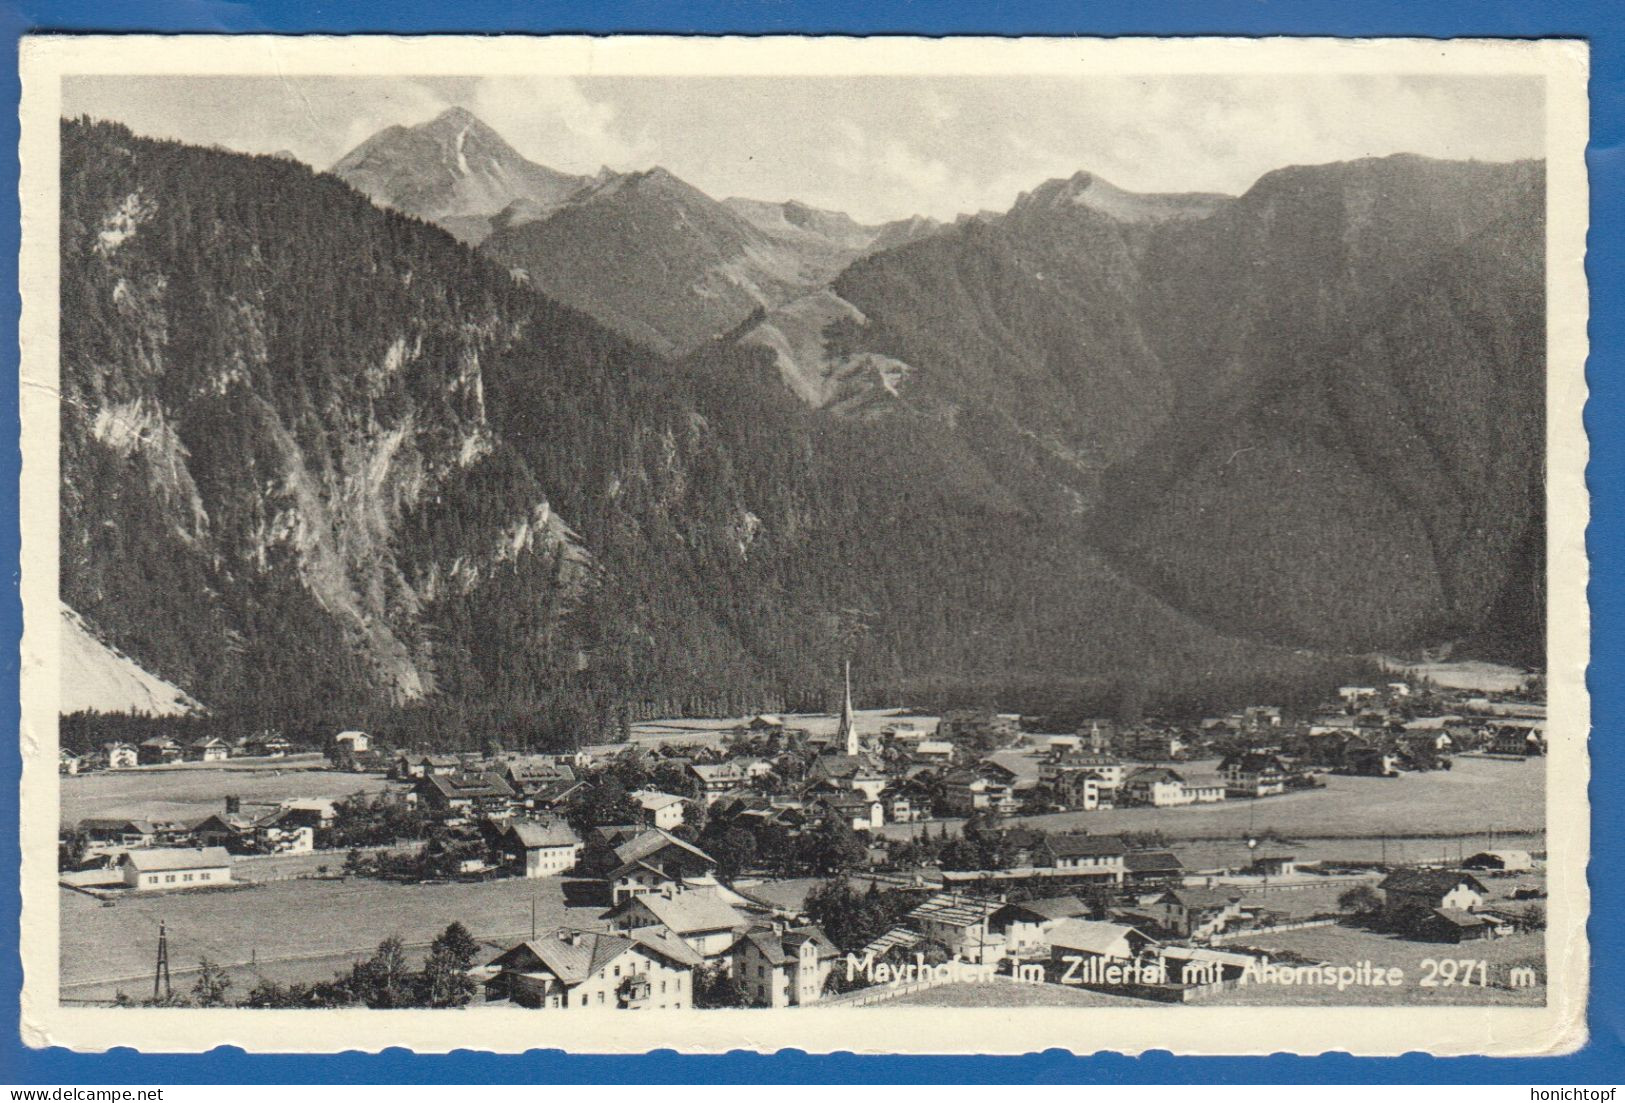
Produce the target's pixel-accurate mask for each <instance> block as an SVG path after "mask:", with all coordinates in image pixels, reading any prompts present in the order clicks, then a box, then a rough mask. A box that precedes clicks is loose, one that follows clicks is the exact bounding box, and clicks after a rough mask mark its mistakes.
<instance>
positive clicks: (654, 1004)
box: [482, 928, 703, 1011]
mask: <svg viewBox="0 0 1625 1103" xmlns="http://www.w3.org/2000/svg"><path fill="white" fill-rule="evenodd" d="M701 964H703V962H702V960H701V958H700V956H699V955H698V954H696V953H695V952H694V951H693V950H692V949H690V948H689V947H688V946H686V945H684V944H683V943H682V942H681V941H679V940H677V939H675V938H672V937H671V936H669V935H667V934H665V933H664V932H656V931H634V932H632V933H631V934H630V935H615V934H606V933H604V932H602V931H578V930H572V929H569V928H560V929H559V930H557V931H555V932H553V933H552V934H550V935H543V936H542V937H540V938H533V939H530V940H528V941H525V942H521V943H519V944H518V945H517V946H514V947H512V948H511V949H508V950H506V951H504V952H503V953H501V954H499V955H497V957H496V958H495V959H494V960H492V961H491V962H490V964H488V965H487V966H485V968H484V970H482V971H483V972H484V973H485V975H486V977H487V979H486V981H485V998H486V999H487V1000H504V999H505V1000H511V1001H512V1002H513V1003H516V1004H519V1005H520V1006H522V1007H533V1008H542V1009H554V1010H565V1009H569V1010H572V1011H573V1010H577V1009H587V1008H591V1009H594V1010H597V1009H603V1008H618V1009H621V1010H638V1009H648V1010H674V1011H681V1010H683V1009H684V1008H689V1007H693V1006H694V969H695V967H696V966H698V965H701Z"/></svg>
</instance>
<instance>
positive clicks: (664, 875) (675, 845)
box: [605, 828, 717, 904]
mask: <svg viewBox="0 0 1625 1103" xmlns="http://www.w3.org/2000/svg"><path fill="white" fill-rule="evenodd" d="M615 858H616V860H618V861H619V862H620V864H619V865H618V866H616V867H615V868H614V869H612V870H611V871H610V872H609V875H608V876H607V877H606V878H605V880H606V881H607V882H608V883H609V887H610V902H611V903H612V904H619V903H621V902H622V901H623V900H625V899H627V898H628V897H632V896H638V895H640V894H642V893H646V892H658V891H661V890H662V889H669V890H671V891H677V890H678V889H679V888H680V886H681V884H682V882H683V880H684V879H685V878H690V877H703V876H705V875H706V874H709V873H710V872H711V871H712V870H713V869H715V868H716V864H717V861H716V859H715V858H713V857H711V855H709V854H707V853H706V852H705V851H703V850H701V849H700V848H699V847H697V846H694V845H693V844H692V843H687V842H684V841H683V840H682V839H679V838H678V837H677V836H675V835H672V834H669V833H667V832H665V831H662V830H660V829H659V828H650V829H649V830H647V831H642V832H640V833H638V834H637V835H634V836H632V837H631V838H629V839H627V840H625V841H623V842H620V843H619V844H617V845H616V846H615Z"/></svg>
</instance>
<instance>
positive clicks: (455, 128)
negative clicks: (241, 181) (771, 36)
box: [333, 108, 937, 355]
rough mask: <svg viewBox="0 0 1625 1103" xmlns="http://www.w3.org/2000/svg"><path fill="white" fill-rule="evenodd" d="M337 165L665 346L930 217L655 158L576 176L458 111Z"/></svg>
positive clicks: (782, 297)
mask: <svg viewBox="0 0 1625 1103" xmlns="http://www.w3.org/2000/svg"><path fill="white" fill-rule="evenodd" d="M333 173H334V175H336V176H338V177H339V178H340V179H342V180H344V181H345V182H346V183H348V184H350V185H351V186H352V187H354V188H355V189H356V190H357V191H360V192H362V193H364V194H366V195H369V196H372V197H373V198H374V199H375V200H377V201H378V202H380V203H382V204H384V205H386V206H388V207H391V208H393V209H395V210H398V211H401V212H403V213H406V214H411V215H415V216H417V217H419V218H422V219H424V220H425V221H428V222H433V223H435V224H436V225H438V226H441V227H442V228H444V229H446V230H448V231H450V232H451V233H452V234H453V235H455V236H456V237H458V238H459V239H461V240H463V241H466V242H469V243H470V244H474V245H479V246H480V248H481V250H482V251H483V252H484V253H486V255H488V256H490V257H492V258H493V259H495V260H496V261H498V262H499V263H501V264H503V265H505V266H507V267H508V268H510V269H512V270H514V271H519V272H523V273H525V276H526V278H527V279H529V280H530V282H531V284H532V286H534V287H535V288H537V289H538V290H540V291H542V292H543V293H545V294H546V295H548V296H549V297H550V298H553V299H556V300H558V301H559V302H562V303H566V304H568V305H570V306H574V307H576V308H577V309H579V310H582V311H584V312H586V313H588V314H591V315H592V316H593V317H595V318H597V319H598V320H599V321H601V322H603V323H604V324H605V325H607V326H609V327H610V328H612V329H615V330H617V331H619V332H621V333H623V334H625V335H627V336H629V337H632V338H633V339H635V340H637V341H639V342H641V343H643V344H645V345H648V346H649V347H650V348H653V349H655V350H657V351H659V352H661V353H663V354H666V355H672V354H681V353H686V352H690V351H692V350H694V349H695V348H696V347H698V346H700V345H702V344H704V343H705V342H708V341H710V340H712V339H714V338H717V337H720V336H722V335H724V334H726V333H728V332H730V331H731V330H733V329H734V328H735V327H737V326H738V325H739V324H740V323H741V322H743V321H744V320H745V319H746V318H748V317H749V316H750V315H751V313H752V312H753V311H756V310H759V309H763V308H771V307H774V306H777V305H779V304H781V303H784V302H786V301H788V300H790V299H793V298H795V297H797V296H799V295H801V294H804V293H806V292H808V291H811V290H813V289H815V288H818V287H821V286H823V285H824V284H826V283H828V282H829V280H830V279H831V278H833V277H834V276H835V274H836V273H837V272H839V271H840V270H841V269H842V268H844V267H846V265H847V264H848V263H850V262H851V261H852V260H854V259H856V258H857V257H859V256H861V255H863V254H864V253H865V252H866V251H867V250H869V249H871V248H873V247H877V246H878V247H888V246H890V245H896V244H902V243H903V242H906V241H910V240H913V239H914V238H916V237H919V236H922V235H924V234H928V233H930V232H932V231H933V230H934V229H936V227H937V223H936V222H934V221H933V220H931V219H920V218H911V219H905V220H902V221H899V222H895V223H887V224H884V225H878V226H864V225H860V224H859V223H857V222H856V221H854V220H853V219H852V218H850V217H849V216H847V215H844V214H840V213H837V212H833V211H821V210H818V209H816V208H813V207H808V206H806V205H805V204H801V203H797V202H794V201H790V202H784V203H769V202H763V201H759V200H752V199H740V198H730V199H725V200H720V201H719V200H716V199H713V198H711V197H710V196H708V195H706V194H705V193H704V192H702V191H700V190H699V189H698V188H695V187H694V186H692V185H691V184H688V183H686V182H685V181H683V180H681V179H679V178H678V177H676V176H674V175H673V174H672V173H670V172H668V171H667V170H665V169H663V168H660V167H658V166H657V167H655V168H651V169H647V170H644V171H640V172H626V173H618V172H614V171H611V170H610V169H607V168H605V169H602V170H600V171H599V172H598V174H597V175H596V176H593V177H581V176H570V175H567V174H565V173H560V172H555V171H554V170H552V169H549V168H546V167H544V166H542V165H538V164H536V163H534V162H532V161H528V160H526V159H525V158H524V157H523V156H521V155H520V154H519V153H518V152H517V151H516V150H514V149H513V147H512V146H510V145H508V143H507V142H506V141H504V140H503V139H502V138H501V136H500V135H498V134H497V133H496V132H495V131H494V130H492V129H491V128H490V127H488V126H486V125H485V124H483V123H481V122H480V121H479V120H478V119H476V118H475V117H474V116H473V115H471V114H469V113H468V112H467V111H466V110H464V109H462V108H451V109H448V110H447V111H445V112H443V113H442V114H440V115H438V116H437V117H435V118H434V119H432V120H430V121H429V122H427V123H423V124H421V125H419V126H414V127H399V126H396V127H390V128H389V129H387V130H384V131H381V132H380V133H378V134H376V135H374V136H373V137H371V138H369V139H367V140H366V141H365V142H363V143H362V144H361V145H359V146H357V147H356V148H355V149H354V150H352V151H351V152H350V153H348V154H346V155H345V156H344V157H343V158H341V159H340V160H339V162H338V163H337V164H336V165H334V167H333Z"/></svg>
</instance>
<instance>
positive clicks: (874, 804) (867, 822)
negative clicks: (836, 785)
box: [815, 793, 886, 831]
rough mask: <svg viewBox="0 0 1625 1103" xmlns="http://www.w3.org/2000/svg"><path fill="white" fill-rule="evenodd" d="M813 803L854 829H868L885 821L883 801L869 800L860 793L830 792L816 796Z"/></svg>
mask: <svg viewBox="0 0 1625 1103" xmlns="http://www.w3.org/2000/svg"><path fill="white" fill-rule="evenodd" d="M815 803H816V805H817V806H818V807H820V808H824V809H826V810H828V812H829V814H830V815H832V816H834V817H835V818H836V819H838V820H840V821H841V822H843V823H845V824H847V825H848V826H849V827H851V828H852V830H854V831H870V830H873V829H874V828H876V827H879V826H881V825H882V824H884V823H885V822H886V805H885V802H884V801H879V800H871V799H869V798H868V797H866V796H864V795H863V794H862V793H831V794H829V795H827V796H822V797H819V798H817V800H816V801H815Z"/></svg>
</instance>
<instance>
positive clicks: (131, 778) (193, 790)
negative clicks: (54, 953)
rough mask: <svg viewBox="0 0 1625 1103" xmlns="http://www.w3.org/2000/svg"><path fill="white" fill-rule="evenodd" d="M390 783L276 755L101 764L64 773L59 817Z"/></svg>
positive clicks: (148, 812) (146, 813) (73, 819)
mask: <svg viewBox="0 0 1625 1103" xmlns="http://www.w3.org/2000/svg"><path fill="white" fill-rule="evenodd" d="M317 761H319V759H318V760H317ZM279 762H281V763H283V764H281V765H278V764H277V763H279ZM290 763H291V764H290ZM390 784H391V782H389V781H388V780H387V779H385V778H383V777H380V776H379V775H377V774H350V773H342V772H340V771H337V770H321V769H311V768H309V767H308V766H304V765H301V764H300V763H299V762H298V761H297V760H278V759H265V760H261V761H259V762H246V761H244V762H232V761H227V762H211V763H198V764H196V765H188V766H182V767H177V768H173V769H156V768H152V769H136V770H103V771H99V772H97V773H94V774H82V775H74V776H71V777H64V778H63V779H62V803H61V808H60V817H61V822H62V823H63V824H64V825H69V824H73V823H77V822H78V821H79V820H82V819H86V818H89V817H99V818H110V817H121V816H130V817H132V818H135V819H157V820H182V819H188V818H197V817H199V816H206V815H208V814H209V813H210V812H218V811H221V810H223V809H224V807H225V799H226V797H228V796H234V797H241V798H242V801H243V804H244V805H250V804H276V803H278V802H279V801H283V800H288V799H291V798H294V797H347V796H349V795H350V794H351V793H358V792H368V793H370V792H376V791H378V790H380V789H384V788H387V787H388V786H389V785H390Z"/></svg>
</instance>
